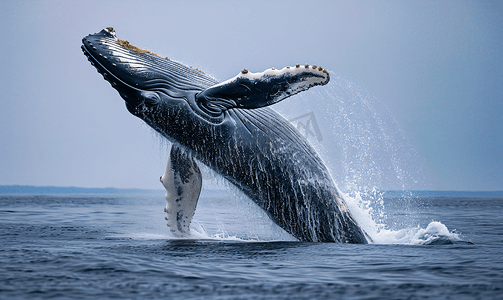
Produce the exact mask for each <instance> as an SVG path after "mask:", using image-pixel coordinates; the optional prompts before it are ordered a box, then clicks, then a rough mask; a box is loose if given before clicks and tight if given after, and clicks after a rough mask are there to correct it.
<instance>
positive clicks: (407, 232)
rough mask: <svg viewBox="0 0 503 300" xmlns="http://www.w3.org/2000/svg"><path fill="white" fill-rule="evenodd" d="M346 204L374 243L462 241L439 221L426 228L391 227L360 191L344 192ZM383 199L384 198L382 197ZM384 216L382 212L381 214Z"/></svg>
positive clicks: (418, 243)
mask: <svg viewBox="0 0 503 300" xmlns="http://www.w3.org/2000/svg"><path fill="white" fill-rule="evenodd" d="M343 196H344V199H345V201H346V204H347V205H348V207H349V210H350V211H351V213H352V215H353V217H354V218H355V219H356V221H357V222H358V223H359V225H360V226H361V227H362V229H363V230H365V232H366V233H367V234H368V235H369V236H370V237H371V238H372V241H369V242H371V243H374V244H406V245H426V244H432V243H435V242H438V241H444V243H445V242H446V243H452V242H456V241H461V238H460V236H459V234H458V233H455V232H451V231H449V229H448V228H447V227H446V226H445V225H444V224H442V223H441V222H438V221H432V222H430V223H429V224H428V226H427V227H426V228H421V227H420V226H419V225H417V226H416V227H406V228H403V229H390V228H389V226H388V225H386V224H385V221H384V220H383V219H384V218H381V219H378V218H379V217H376V216H378V215H376V214H375V213H374V208H372V206H371V205H370V204H371V203H369V202H370V201H372V200H364V199H363V198H362V197H361V195H360V194H359V193H355V194H354V195H349V194H343ZM381 201H382V198H381ZM380 215H381V217H382V214H380Z"/></svg>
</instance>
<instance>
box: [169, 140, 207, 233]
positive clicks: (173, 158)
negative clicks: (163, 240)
mask: <svg viewBox="0 0 503 300" xmlns="http://www.w3.org/2000/svg"><path fill="white" fill-rule="evenodd" d="M161 182H162V184H163V185H164V188H165V189H166V200H167V201H168V203H167V204H166V207H165V208H164V211H165V212H166V213H167V214H168V215H167V216H166V217H165V219H166V220H167V221H168V224H167V225H168V227H169V228H170V230H171V232H172V233H173V235H175V236H176V237H188V236H190V229H189V226H190V222H191V221H192V217H193V216H194V212H195V211H196V206H197V200H198V199H199V194H200V193H201V186H202V176H201V171H200V170H199V167H198V166H197V164H196V162H195V161H194V159H193V158H192V157H190V156H189V155H188V154H187V153H186V152H184V151H183V150H182V149H181V148H180V147H178V146H176V145H173V146H172V147H171V151H170V153H169V158H168V162H167V165H166V172H165V173H164V175H163V176H161Z"/></svg>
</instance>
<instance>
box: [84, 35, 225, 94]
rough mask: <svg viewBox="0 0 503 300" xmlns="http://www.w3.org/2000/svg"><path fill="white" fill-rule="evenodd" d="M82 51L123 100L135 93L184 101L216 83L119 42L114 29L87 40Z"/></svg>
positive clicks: (185, 68)
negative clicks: (160, 95) (145, 93)
mask: <svg viewBox="0 0 503 300" xmlns="http://www.w3.org/2000/svg"><path fill="white" fill-rule="evenodd" d="M81 49H82V51H83V52H84V55H85V56H87V58H88V60H89V61H90V62H91V64H92V65H93V66H94V67H95V68H96V69H97V71H98V72H99V73H100V74H102V75H103V77H104V79H105V80H107V81H108V82H110V84H111V85H112V87H113V88H115V89H116V90H117V91H118V92H119V93H120V94H121V96H123V98H124V95H125V94H127V93H130V92H132V91H134V92H135V93H136V92H140V93H141V92H143V91H151V92H163V93H165V94H166V95H168V96H170V97H172V98H183V97H184V96H185V95H186V93H187V91H196V92H199V91H202V90H204V89H206V88H207V87H208V86H210V85H214V84H215V83H217V82H216V81H215V80H214V79H213V78H211V77H209V76H207V75H205V74H204V73H203V72H201V71H199V70H197V69H193V68H190V67H188V66H185V65H183V64H181V63H178V62H175V61H172V60H170V59H169V58H167V57H161V56H159V55H157V54H155V53H153V52H151V51H148V50H143V49H140V48H138V47H136V46H133V45H132V44H131V43H129V42H128V41H126V40H121V39H118V38H117V36H116V32H115V30H114V29H113V28H112V27H107V28H105V29H103V30H101V31H100V32H98V33H94V34H90V35H88V36H86V37H84V38H83V39H82V46H81ZM126 101H127V100H126Z"/></svg>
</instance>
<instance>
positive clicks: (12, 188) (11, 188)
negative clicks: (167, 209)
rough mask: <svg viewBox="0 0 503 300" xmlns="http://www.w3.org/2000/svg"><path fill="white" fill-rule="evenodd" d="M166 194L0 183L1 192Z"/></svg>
mask: <svg viewBox="0 0 503 300" xmlns="http://www.w3.org/2000/svg"><path fill="white" fill-rule="evenodd" d="M159 193H161V194H164V193H165V191H163V190H148V189H118V188H112V187H106V188H83V187H75V186H69V187H62V186H32V185H0V194H159Z"/></svg>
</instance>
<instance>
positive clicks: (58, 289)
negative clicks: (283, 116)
mask: <svg viewBox="0 0 503 300" xmlns="http://www.w3.org/2000/svg"><path fill="white" fill-rule="evenodd" d="M345 197H346V201H347V202H348V204H349V206H350V208H351V210H352V211H353V212H354V215H355V218H356V219H357V220H358V222H359V223H360V224H361V225H362V227H363V228H364V229H365V230H366V231H367V232H368V234H369V235H370V236H371V238H372V240H373V242H372V243H370V244H368V245H352V244H332V243H308V242H298V241H296V240H295V239H294V238H292V237H291V236H290V235H288V234H287V233H285V232H284V231H283V230H281V229H280V228H278V227H277V226H275V225H274V224H273V223H272V222H271V221H270V220H269V219H268V218H267V216H266V215H265V214H264V213H262V212H261V211H260V209H259V208H258V207H256V206H255V204H253V203H252V202H251V201H249V200H247V199H246V198H244V197H242V196H240V195H239V194H237V193H235V192H233V191H226V190H213V191H212V190H205V191H203V194H202V196H201V199H200V201H199V205H198V209H197V211H196V215H195V219H194V221H193V223H192V225H191V229H192V234H193V237H194V238H193V239H175V238H174V237H173V236H171V234H170V232H169V230H168V228H167V227H166V221H165V220H164V215H165V213H164V212H163V207H164V205H165V199H164V195H163V194H162V192H159V193H150V194H138V195H133V194H0V241H1V244H0V299H111V298H117V299H338V298H341V299H502V298H503V216H502V212H503V196H502V195H501V193H500V194H499V195H498V194H497V193H496V194H491V193H485V194H484V193H459V192H434V193H433V192H407V193H406V192H387V193H375V194H373V195H359V194H353V195H345Z"/></svg>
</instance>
